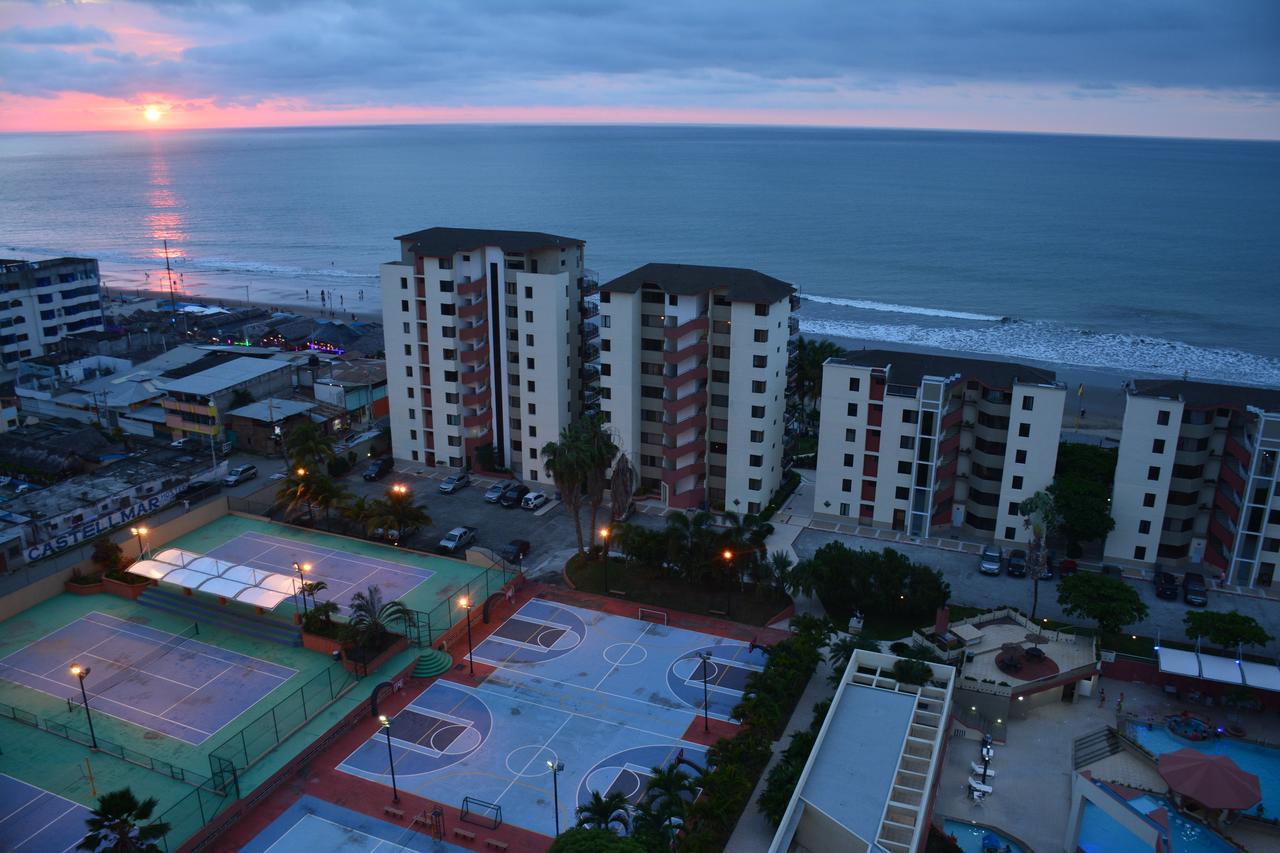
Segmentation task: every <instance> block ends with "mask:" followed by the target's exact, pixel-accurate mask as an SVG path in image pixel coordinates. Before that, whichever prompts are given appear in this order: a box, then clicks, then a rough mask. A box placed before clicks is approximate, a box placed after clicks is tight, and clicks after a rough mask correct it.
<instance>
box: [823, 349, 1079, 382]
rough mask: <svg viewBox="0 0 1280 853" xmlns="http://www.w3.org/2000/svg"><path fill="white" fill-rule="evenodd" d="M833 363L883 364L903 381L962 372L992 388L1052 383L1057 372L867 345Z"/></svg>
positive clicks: (891, 375)
mask: <svg viewBox="0 0 1280 853" xmlns="http://www.w3.org/2000/svg"><path fill="white" fill-rule="evenodd" d="M828 361H829V363H832V364H844V365H849V366H851V367H883V368H886V369H887V370H888V371H889V381H890V382H893V383H895V384H899V385H919V384H920V382H921V380H923V379H924V377H926V376H939V377H949V376H957V375H958V376H960V377H962V378H965V379H977V380H978V381H980V382H982V383H983V384H984V385H986V386H988V387H991V388H1012V387H1013V386H1014V385H1015V384H1023V385H1052V384H1054V383H1055V382H1056V381H1057V374H1056V373H1054V372H1053V371H1052V370H1045V369H1043V368H1040V367H1031V366H1030V365H1026V364H1019V363H1018V362H1016V361H988V360H987V359H981V358H956V357H954V356H949V355H932V354H928V353H919V352H906V351H903V350H889V349H864V350H856V351H852V352H849V353H848V354H846V355H845V356H844V357H843V358H833V359H829V360H828Z"/></svg>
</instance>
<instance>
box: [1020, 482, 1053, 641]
mask: <svg viewBox="0 0 1280 853" xmlns="http://www.w3.org/2000/svg"><path fill="white" fill-rule="evenodd" d="M1018 513H1019V514H1020V515H1021V516H1022V526H1023V527H1025V528H1027V529H1028V530H1030V531H1031V619H1032V621H1035V618H1036V608H1038V607H1039V606H1040V575H1042V574H1044V567H1045V562H1046V561H1047V560H1048V558H1049V555H1048V553H1047V552H1046V550H1045V544H1044V541H1045V539H1047V538H1048V536H1049V534H1050V533H1052V532H1053V530H1054V529H1055V528H1057V526H1058V508H1057V506H1056V505H1055V504H1054V502H1053V495H1051V494H1049V493H1048V492H1046V491H1039V492H1036V493H1035V494H1034V495H1032V496H1031V497H1029V498H1027V499H1026V500H1025V501H1023V502H1022V505H1021V506H1020V507H1018Z"/></svg>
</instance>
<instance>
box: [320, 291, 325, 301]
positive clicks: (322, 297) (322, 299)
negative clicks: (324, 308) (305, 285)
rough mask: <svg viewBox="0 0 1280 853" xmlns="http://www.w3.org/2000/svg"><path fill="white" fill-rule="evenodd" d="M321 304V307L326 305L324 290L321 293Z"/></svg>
mask: <svg viewBox="0 0 1280 853" xmlns="http://www.w3.org/2000/svg"><path fill="white" fill-rule="evenodd" d="M320 304H321V305H323V304H324V291H323V290H322V291H320Z"/></svg>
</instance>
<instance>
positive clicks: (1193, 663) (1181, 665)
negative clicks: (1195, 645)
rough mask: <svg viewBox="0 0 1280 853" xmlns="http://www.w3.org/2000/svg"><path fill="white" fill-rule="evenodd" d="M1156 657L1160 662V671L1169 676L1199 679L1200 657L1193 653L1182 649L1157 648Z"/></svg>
mask: <svg viewBox="0 0 1280 853" xmlns="http://www.w3.org/2000/svg"><path fill="white" fill-rule="evenodd" d="M1156 657H1157V658H1158V659H1159V660H1160V671H1161V672H1167V673H1168V674H1170V675H1189V676H1191V677H1192V678H1199V677H1200V657H1199V655H1197V654H1196V653H1195V652H1186V651H1183V650H1182V649H1166V648H1163V647H1161V648H1159V649H1157V650H1156Z"/></svg>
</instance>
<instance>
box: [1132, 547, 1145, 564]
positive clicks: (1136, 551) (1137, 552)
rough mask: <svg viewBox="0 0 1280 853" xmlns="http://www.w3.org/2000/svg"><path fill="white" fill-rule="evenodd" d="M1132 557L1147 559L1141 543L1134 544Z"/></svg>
mask: <svg viewBox="0 0 1280 853" xmlns="http://www.w3.org/2000/svg"><path fill="white" fill-rule="evenodd" d="M1133 559H1135V560H1145V559H1147V549H1146V548H1145V547H1144V546H1142V545H1135V546H1134V548H1133Z"/></svg>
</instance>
